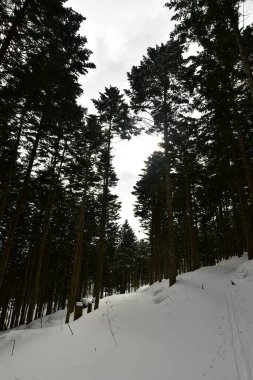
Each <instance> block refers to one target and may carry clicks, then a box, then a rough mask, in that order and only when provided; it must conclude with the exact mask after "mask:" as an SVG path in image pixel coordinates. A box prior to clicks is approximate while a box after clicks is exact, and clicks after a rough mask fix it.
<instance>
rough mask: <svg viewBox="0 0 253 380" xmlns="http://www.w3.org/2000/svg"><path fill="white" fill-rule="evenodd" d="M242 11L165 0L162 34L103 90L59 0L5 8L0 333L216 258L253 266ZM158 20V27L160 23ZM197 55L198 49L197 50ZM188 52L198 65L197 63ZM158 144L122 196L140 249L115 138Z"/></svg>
mask: <svg viewBox="0 0 253 380" xmlns="http://www.w3.org/2000/svg"><path fill="white" fill-rule="evenodd" d="M242 3H243V1H242V0H230V1H226V0H192V1H185V0H170V1H169V2H167V3H166V4H165V6H166V8H167V10H168V11H169V10H170V11H173V18H172V20H173V21H174V22H175V27H174V30H173V32H172V33H171V34H170V35H169V34H168V41H167V43H161V44H160V45H156V46H153V47H149V48H148V49H147V51H146V53H145V55H144V56H143V58H142V60H141V61H140V62H136V66H133V67H132V68H131V67H130V68H129V72H128V73H127V77H128V82H129V88H128V89H126V90H120V89H119V88H117V87H115V86H113V84H111V85H110V84H109V85H108V87H106V88H105V90H104V92H102V93H99V94H98V96H97V98H96V99H93V104H94V106H95V109H96V113H94V114H90V113H89V112H88V110H87V109H86V108H84V107H82V106H81V105H80V102H79V98H80V96H81V95H82V93H83V91H84V90H85V89H83V88H82V86H81V85H80V77H82V76H85V75H87V74H88V73H89V72H90V71H92V70H96V67H95V63H93V62H92V52H91V51H90V50H89V46H88V43H87V39H86V37H85V36H83V35H81V34H80V28H81V25H82V23H84V24H85V17H84V16H83V15H81V14H79V13H77V12H76V11H74V10H73V9H72V8H70V7H68V6H67V5H66V4H65V1H64V0H3V1H2V2H1V4H0V23H1V26H0V330H6V329H9V328H14V327H17V326H20V325H24V324H29V323H30V322H32V321H33V320H34V319H37V318H40V317H42V316H43V315H49V314H51V313H53V312H55V311H57V310H60V309H65V307H66V322H67V323H68V322H69V319H70V314H71V313H72V312H73V310H74V307H75V303H76V302H77V301H79V300H80V298H81V297H86V296H88V295H92V296H93V297H94V300H95V304H94V308H95V309H97V308H98V307H99V300H100V298H102V297H104V296H106V295H112V294H114V293H125V292H131V291H132V290H136V289H137V288H138V287H139V286H141V285H144V284H153V283H154V282H156V281H162V280H163V279H168V280H169V284H170V286H172V285H174V284H175V282H176V277H177V275H179V274H181V273H185V272H190V271H194V270H196V269H198V268H200V267H202V266H209V265H215V264H217V263H218V262H219V261H221V260H222V259H228V258H230V257H232V256H235V255H236V256H238V257H240V256H242V254H243V253H244V252H247V254H248V259H249V260H251V259H253V127H252V121H253V112H252V110H253V107H252V106H253V25H246V26H245V25H243V23H242V20H243V17H244V15H243V14H242V13H241V4H242ZM168 21H169V15H168ZM192 46H194V49H192ZM193 50H194V53H192V51H193ZM143 130H144V131H145V132H146V133H148V134H154V135H155V134H159V135H160V136H161V137H162V144H161V147H160V148H161V149H160V150H158V151H156V152H154V153H153V154H152V155H151V156H150V157H148V159H147V160H146V162H145V167H144V168H143V170H142V172H141V173H140V177H139V178H140V179H139V180H138V181H137V183H136V185H135V187H134V189H133V194H134V195H135V196H136V204H135V215H136V217H138V218H140V220H141V224H142V227H143V229H144V231H145V233H146V237H147V238H146V239H138V238H137V237H136V234H135V232H134V231H133V229H132V228H131V226H130V225H129V223H128V221H127V220H126V221H125V222H124V223H123V225H120V224H119V211H120V202H119V200H118V197H117V195H115V193H114V192H113V189H114V188H115V186H116V184H117V181H118V179H117V176H116V173H115V170H114V167H113V154H112V146H113V141H114V139H115V138H117V139H121V140H130V139H131V137H132V136H137V135H139V134H140V133H141V132H143Z"/></svg>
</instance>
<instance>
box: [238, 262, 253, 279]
mask: <svg viewBox="0 0 253 380" xmlns="http://www.w3.org/2000/svg"><path fill="white" fill-rule="evenodd" d="M236 277H237V278H239V279H243V278H247V279H248V280H251V281H252V280H253V260H250V261H246V262H245V263H243V264H241V265H240V266H239V267H238V269H237V271H236Z"/></svg>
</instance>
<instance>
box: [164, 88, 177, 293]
mask: <svg viewBox="0 0 253 380" xmlns="http://www.w3.org/2000/svg"><path fill="white" fill-rule="evenodd" d="M166 96H167V95H166V90H165V91H164V108H165V109H164V154H165V173H166V208H167V229H168V271H169V280H170V286H172V285H174V284H175V282H176V271H177V269H176V246H175V231H174V215H173V201H172V181H171V174H170V169H171V168H170V155H169V138H168V120H167V111H166V106H167V98H166Z"/></svg>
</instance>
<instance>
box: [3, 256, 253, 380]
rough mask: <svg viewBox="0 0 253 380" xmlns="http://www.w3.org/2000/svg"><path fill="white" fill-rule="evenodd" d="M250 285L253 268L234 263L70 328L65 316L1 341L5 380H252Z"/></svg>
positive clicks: (111, 304) (112, 306) (110, 306)
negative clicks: (232, 282) (237, 277)
mask: <svg viewBox="0 0 253 380" xmlns="http://www.w3.org/2000/svg"><path fill="white" fill-rule="evenodd" d="M236 276H239V278H240V280H239V279H238V280H237V281H234V282H235V283H236V284H235V286H232V284H231V281H232V280H235V278H236ZM252 278H253V261H250V262H249V261H247V257H246V256H245V257H242V258H239V259H238V258H232V259H230V260H226V261H223V262H222V263H220V264H218V265H216V266H214V267H206V268H201V269H199V270H197V271H194V272H190V273H186V274H183V275H181V276H178V278H177V282H176V284H175V285H173V286H172V287H169V282H168V280H164V281H162V282H160V283H159V282H158V283H155V284H153V285H152V286H144V287H142V288H140V289H139V290H138V292H136V293H127V294H122V295H114V296H111V297H107V298H105V299H103V300H101V302H100V306H99V309H98V310H96V311H94V312H92V313H89V314H85V315H84V316H83V317H82V318H80V319H78V320H77V321H75V322H71V323H70V326H68V325H66V324H64V319H65V311H60V312H58V313H56V314H54V315H51V316H48V317H44V318H43V319H42V320H39V321H35V322H33V323H32V324H31V325H30V326H29V327H30V328H28V329H27V328H25V329H23V330H15V331H9V332H4V333H2V334H1V333H0V368H1V375H0V379H1V380H15V379H16V380H17V379H18V380H55V379H59V380H69V379H70V378H71V380H80V379H84V378H85V379H88V380H129V379H131V380H153V379H154V378H159V379H170V378H173V380H202V379H204V380H227V379H229V380H238V379H244V380H252V379H253V361H252V354H253V330H252V320H253V304H252V293H253V281H248V279H252ZM44 327H51V328H44ZM70 327H71V330H72V332H73V333H71V331H70Z"/></svg>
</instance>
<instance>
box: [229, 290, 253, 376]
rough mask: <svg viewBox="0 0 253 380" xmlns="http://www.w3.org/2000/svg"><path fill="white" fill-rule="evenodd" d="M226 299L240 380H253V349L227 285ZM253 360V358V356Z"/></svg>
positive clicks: (232, 294) (231, 292)
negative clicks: (249, 356) (242, 327)
mask: <svg viewBox="0 0 253 380" xmlns="http://www.w3.org/2000/svg"><path fill="white" fill-rule="evenodd" d="M223 289H224V294H225V298H226V305H227V312H228V319H229V323H230V326H231V335H232V338H231V343H232V347H233V350H234V355H235V362H236V369H237V375H238V376H237V377H238V380H252V374H253V372H252V369H251V365H250V362H252V359H251V361H250V360H249V358H248V355H249V354H251V355H252V347H251V346H250V345H249V344H248V341H247V335H246V334H247V333H246V331H242V329H241V328H240V327H239V326H240V325H241V326H242V325H243V321H242V317H241V316H240V317H239V314H237V312H236V307H235V301H236V299H234V292H233V291H232V289H230V288H229V286H228V285H227V284H225V285H223ZM251 358H253V357H252V356H251Z"/></svg>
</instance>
